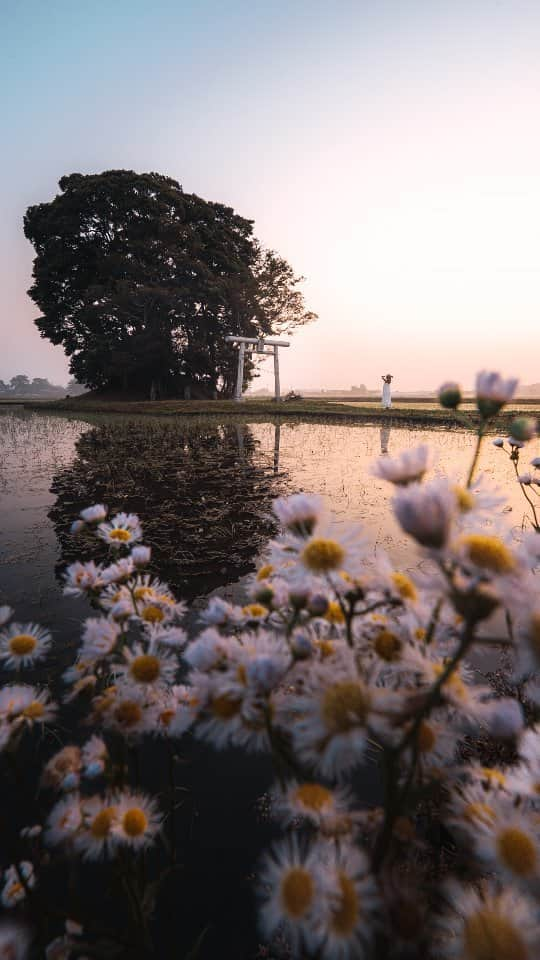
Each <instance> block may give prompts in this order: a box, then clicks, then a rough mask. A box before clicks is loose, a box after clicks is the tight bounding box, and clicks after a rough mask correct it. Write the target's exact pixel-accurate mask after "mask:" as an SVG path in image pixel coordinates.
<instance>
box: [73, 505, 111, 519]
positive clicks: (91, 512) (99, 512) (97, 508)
mask: <svg viewBox="0 0 540 960" xmlns="http://www.w3.org/2000/svg"><path fill="white" fill-rule="evenodd" d="M108 512H109V510H108V508H107V507H106V506H104V504H103V503H95V504H94V506H92V507H85V509H84V510H81V512H80V513H79V516H80V518H81V520H84V522H85V523H101V521H102V520H104V519H105V517H106V516H107V514H108Z"/></svg>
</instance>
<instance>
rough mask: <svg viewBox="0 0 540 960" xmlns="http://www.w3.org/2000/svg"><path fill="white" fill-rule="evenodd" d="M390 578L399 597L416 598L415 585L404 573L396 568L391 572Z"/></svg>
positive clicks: (405, 598)
mask: <svg viewBox="0 0 540 960" xmlns="http://www.w3.org/2000/svg"><path fill="white" fill-rule="evenodd" d="M391 580H392V583H393V584H394V586H395V588H396V590H397V592H398V593H399V595H400V597H403V599H404V600H416V598H417V597H418V593H417V590H416V587H415V585H414V583H413V582H412V580H411V578H410V577H408V576H407V574H406V573H400V572H399V571H397V570H396V572H395V573H393V574H392V577H391Z"/></svg>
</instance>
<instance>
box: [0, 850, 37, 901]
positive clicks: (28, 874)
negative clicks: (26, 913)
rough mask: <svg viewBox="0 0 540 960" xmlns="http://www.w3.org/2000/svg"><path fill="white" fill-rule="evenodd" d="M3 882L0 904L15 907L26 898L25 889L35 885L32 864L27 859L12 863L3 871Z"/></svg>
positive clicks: (30, 888)
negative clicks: (16, 863)
mask: <svg viewBox="0 0 540 960" xmlns="http://www.w3.org/2000/svg"><path fill="white" fill-rule="evenodd" d="M3 883H4V886H3V888H2V893H1V894H0V900H1V902H2V906H4V907H8V908H11V907H16V906H17V904H18V903H21V902H22V901H23V900H25V899H26V892H27V890H32V889H33V888H34V887H35V885H36V877H35V874H34V866H33V864H32V863H30V861H29V860H22V861H21V862H20V863H19V864H18V866H15V865H14V864H12V865H11V866H10V867H8V868H7V870H6V871H5V872H4V877H3Z"/></svg>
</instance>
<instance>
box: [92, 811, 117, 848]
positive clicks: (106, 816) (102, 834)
mask: <svg viewBox="0 0 540 960" xmlns="http://www.w3.org/2000/svg"><path fill="white" fill-rule="evenodd" d="M115 814H116V807H104V808H103V810H100V811H99V813H98V814H96V816H95V817H94V819H93V820H92V823H91V824H90V833H91V834H92V836H93V837H95V838H96V840H105V838H106V837H108V835H109V833H110V832H111V827H112V825H113V821H114V817H115Z"/></svg>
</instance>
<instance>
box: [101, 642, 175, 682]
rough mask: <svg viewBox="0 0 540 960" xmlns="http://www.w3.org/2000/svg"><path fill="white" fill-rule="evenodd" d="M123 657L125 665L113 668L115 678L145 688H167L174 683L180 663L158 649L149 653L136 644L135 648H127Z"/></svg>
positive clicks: (116, 665)
mask: <svg viewBox="0 0 540 960" xmlns="http://www.w3.org/2000/svg"><path fill="white" fill-rule="evenodd" d="M122 656H123V657H124V660H125V661H126V662H125V664H114V665H113V666H112V667H111V669H112V672H113V674H114V676H115V677H119V678H123V679H124V681H126V682H129V683H130V684H136V685H141V686H143V687H146V686H163V685H165V686H167V685H168V684H171V683H173V682H174V678H175V676H176V672H177V670H178V661H177V660H176V657H174V656H172V655H171V654H169V653H164V652H163V651H161V650H157V649H154V651H153V652H152V653H148V652H147V651H146V649H145V648H144V647H143V645H142V644H141V643H136V644H134V646H133V648H131V647H128V646H125V647H124V648H123V649H122Z"/></svg>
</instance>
